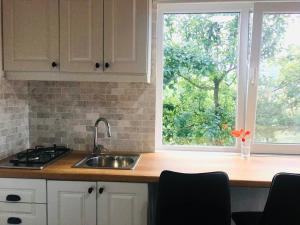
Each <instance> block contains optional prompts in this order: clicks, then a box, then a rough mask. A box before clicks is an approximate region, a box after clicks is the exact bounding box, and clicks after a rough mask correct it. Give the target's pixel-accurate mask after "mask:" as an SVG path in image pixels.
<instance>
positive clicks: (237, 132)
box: [231, 129, 250, 142]
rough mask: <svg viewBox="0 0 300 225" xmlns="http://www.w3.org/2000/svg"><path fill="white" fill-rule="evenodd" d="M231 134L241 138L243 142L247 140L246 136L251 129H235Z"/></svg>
mask: <svg viewBox="0 0 300 225" xmlns="http://www.w3.org/2000/svg"><path fill="white" fill-rule="evenodd" d="M231 135H232V136H233V137H235V138H241V139H242V142H245V141H246V137H247V136H249V135H250V130H244V129H240V130H233V131H231Z"/></svg>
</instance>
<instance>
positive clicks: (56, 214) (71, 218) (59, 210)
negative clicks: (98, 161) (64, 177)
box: [47, 181, 96, 225]
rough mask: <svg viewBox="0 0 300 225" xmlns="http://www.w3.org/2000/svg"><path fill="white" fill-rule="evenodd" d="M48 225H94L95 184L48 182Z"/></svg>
mask: <svg viewBox="0 0 300 225" xmlns="http://www.w3.org/2000/svg"><path fill="white" fill-rule="evenodd" d="M47 192H48V225H96V183H95V182H77V181H76V182H75V181H48V190H47Z"/></svg>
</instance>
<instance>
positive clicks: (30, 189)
mask: <svg viewBox="0 0 300 225" xmlns="http://www.w3.org/2000/svg"><path fill="white" fill-rule="evenodd" d="M9 224H22V225H47V205H46V180H40V179H17V178H0V225H9Z"/></svg>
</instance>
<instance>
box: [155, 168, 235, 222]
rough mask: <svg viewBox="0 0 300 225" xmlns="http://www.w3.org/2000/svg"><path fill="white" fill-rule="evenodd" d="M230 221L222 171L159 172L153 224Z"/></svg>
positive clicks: (224, 176)
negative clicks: (198, 172) (196, 172)
mask: <svg viewBox="0 0 300 225" xmlns="http://www.w3.org/2000/svg"><path fill="white" fill-rule="evenodd" d="M230 221H231V208H230V190H229V182H228V176H227V174H226V173H223V172H212V173H200V174H184V173H176V172H172V171H163V172H162V173H161V175H160V178H159V187H158V198H157V211H156V224H157V225H194V224H195V225H196V224H198V225H200V224H201V225H230Z"/></svg>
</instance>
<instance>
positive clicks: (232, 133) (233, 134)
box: [231, 130, 242, 138]
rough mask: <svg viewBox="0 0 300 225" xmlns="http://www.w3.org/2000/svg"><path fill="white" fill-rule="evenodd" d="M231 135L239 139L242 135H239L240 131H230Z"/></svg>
mask: <svg viewBox="0 0 300 225" xmlns="http://www.w3.org/2000/svg"><path fill="white" fill-rule="evenodd" d="M231 135H232V136H233V137H236V138H238V137H240V136H241V135H242V133H241V131H240V130H233V131H231Z"/></svg>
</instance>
